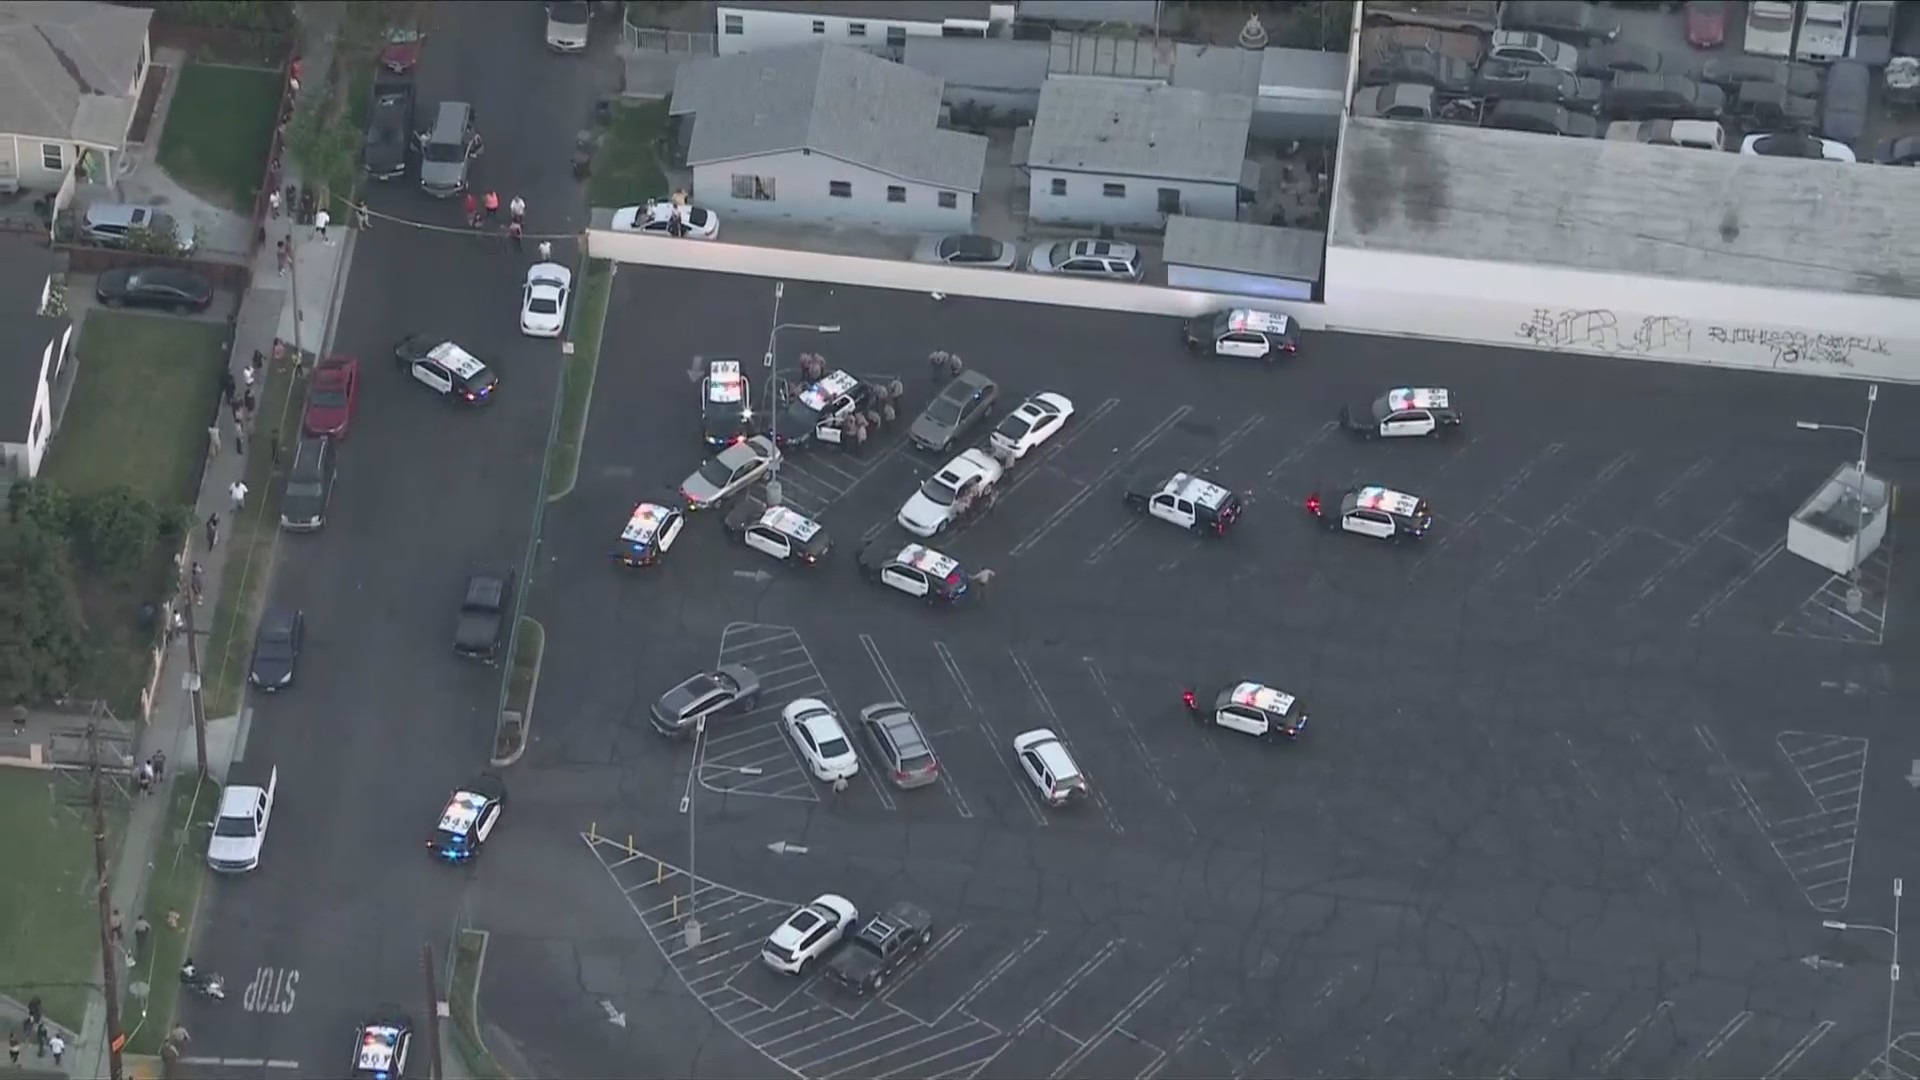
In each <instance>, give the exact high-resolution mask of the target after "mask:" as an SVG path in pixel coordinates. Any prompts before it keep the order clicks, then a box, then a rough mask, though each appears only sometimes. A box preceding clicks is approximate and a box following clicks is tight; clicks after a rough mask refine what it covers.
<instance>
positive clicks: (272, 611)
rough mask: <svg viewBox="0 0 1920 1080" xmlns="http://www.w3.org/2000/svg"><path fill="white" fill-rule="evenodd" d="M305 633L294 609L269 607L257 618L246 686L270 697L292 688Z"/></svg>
mask: <svg viewBox="0 0 1920 1080" xmlns="http://www.w3.org/2000/svg"><path fill="white" fill-rule="evenodd" d="M306 629H307V619H306V616H305V615H303V614H302V613H301V612H300V610H299V609H298V608H287V607H271V608H268V609H267V610H266V613H265V614H263V615H261V616H260V629H259V630H257V631H255V633H254V637H253V666H252V667H251V668H249V669H248V670H247V682H249V683H251V684H253V688H254V689H255V690H260V691H263V692H265V693H269V694H272V693H275V692H277V691H280V690H284V689H286V688H287V687H289V686H292V685H293V675H294V670H295V669H296V668H297V667H298V666H299V664H300V644H301V641H302V639H303V638H305V637H306Z"/></svg>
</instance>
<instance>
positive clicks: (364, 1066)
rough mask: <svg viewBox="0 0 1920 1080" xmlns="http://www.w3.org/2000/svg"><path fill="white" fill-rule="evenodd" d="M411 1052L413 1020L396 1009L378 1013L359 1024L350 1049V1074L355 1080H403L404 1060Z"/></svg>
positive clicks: (405, 1061)
mask: <svg viewBox="0 0 1920 1080" xmlns="http://www.w3.org/2000/svg"><path fill="white" fill-rule="evenodd" d="M412 1051H413V1021H412V1020H409V1019H408V1018H407V1017H406V1015H405V1014H404V1013H401V1012H400V1011H399V1010H398V1009H393V1010H391V1011H389V1010H387V1009H382V1010H381V1012H380V1013H379V1014H377V1015H375V1016H374V1017H372V1018H371V1019H369V1020H367V1022H366V1023H364V1024H361V1025H360V1037H359V1038H358V1039H357V1040H355V1042H354V1047H353V1073H352V1075H353V1076H354V1077H355V1078H356V1080H358V1078H360V1077H367V1078H370V1080H405V1078H406V1075H407V1057H408V1055H409V1054H411V1053H412Z"/></svg>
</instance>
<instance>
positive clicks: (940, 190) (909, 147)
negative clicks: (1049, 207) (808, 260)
mask: <svg viewBox="0 0 1920 1080" xmlns="http://www.w3.org/2000/svg"><path fill="white" fill-rule="evenodd" d="M669 111H670V112H671V114H672V115H673V116H675V117H678V118H680V122H681V123H682V124H688V123H690V124H692V134H691V137H690V139H689V141H688V143H687V165H688V167H690V168H691V169H692V170H693V187H694V190H693V197H694V199H695V201H696V202H698V203H699V204H700V205H702V206H705V207H708V208H710V209H713V210H715V211H718V212H719V213H720V215H721V220H723V221H724V220H725V219H726V218H727V216H729V215H733V214H737V215H739V216H741V217H742V218H753V219H758V220H763V221H792V222H797V223H804V224H839V225H861V226H871V227H874V228H880V229H888V230H893V231H900V232H965V231H967V230H968V228H969V227H970V226H971V225H972V223H973V204H974V197H975V196H976V195H977V194H978V193H979V191H980V178H981V174H982V173H983V172H984V171H985V168H986V155H987V140H986V138H985V137H984V136H980V135H972V134H967V133H964V132H958V131H950V130H948V129H946V128H943V127H941V126H940V122H941V103H940V80H938V79H936V78H933V77H932V76H930V75H926V74H924V73H922V72H919V71H915V70H913V69H912V68H908V67H905V66H903V65H900V64H896V63H893V62H891V61H887V60H882V59H880V58H878V57H875V56H873V55H871V54H869V53H866V52H863V51H861V50H858V49H852V48H848V47H846V46H844V45H834V44H802V45H789V46H785V47H782V48H776V49H764V50H756V51H754V52H751V53H739V54H736V55H733V56H722V57H716V58H714V59H711V60H704V61H700V62H698V63H694V64H688V65H685V66H683V67H682V68H680V70H679V73H678V74H677V75H676V77H675V79H674V89H673V101H672V105H671V107H670V110H669Z"/></svg>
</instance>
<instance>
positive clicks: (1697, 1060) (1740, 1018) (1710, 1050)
mask: <svg viewBox="0 0 1920 1080" xmlns="http://www.w3.org/2000/svg"><path fill="white" fill-rule="evenodd" d="M1752 1019H1753V1013H1752V1012H1750V1011H1744V1012H1740V1013H1736V1014H1734V1017H1733V1019H1731V1020H1729V1021H1727V1022H1726V1024H1724V1025H1723V1026H1722V1027H1721V1028H1720V1030H1719V1031H1718V1032H1717V1033H1716V1034H1715V1035H1714V1036H1713V1038H1711V1039H1708V1040H1707V1044H1706V1045H1705V1046H1702V1047H1701V1048H1700V1052H1699V1053H1697V1054H1695V1055H1693V1058H1692V1060H1690V1061H1688V1062H1687V1067H1686V1068H1685V1069H1684V1070H1682V1074H1683V1075H1692V1074H1693V1071H1694V1070H1695V1069H1696V1068H1698V1067H1699V1066H1700V1065H1702V1064H1704V1063H1706V1062H1708V1061H1710V1060H1712V1059H1713V1056H1714V1055H1715V1054H1718V1053H1719V1052H1720V1051H1722V1050H1725V1049H1726V1048H1727V1044H1728V1043H1729V1042H1732V1041H1733V1037H1734V1036H1735V1035H1738V1034H1740V1029H1741V1028H1744V1027H1746V1026H1747V1021H1749V1020H1752Z"/></svg>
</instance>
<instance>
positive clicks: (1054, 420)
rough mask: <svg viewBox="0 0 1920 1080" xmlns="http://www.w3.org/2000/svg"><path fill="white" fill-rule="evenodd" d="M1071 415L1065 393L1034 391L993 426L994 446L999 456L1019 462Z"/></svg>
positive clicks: (1056, 432)
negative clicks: (1033, 393)
mask: <svg viewBox="0 0 1920 1080" xmlns="http://www.w3.org/2000/svg"><path fill="white" fill-rule="evenodd" d="M1072 415H1073V402H1071V401H1068V400H1067V398H1066V395H1064V394H1052V393H1048V394H1035V395H1033V396H1032V397H1030V398H1028V399H1027V400H1025V401H1023V402H1021V403H1020V407H1019V408H1017V409H1015V410H1013V411H1012V412H1010V413H1008V414H1007V415H1006V418H1005V419H1003V420H1001V421H1000V424H999V426H998V427H995V428H994V429H993V448H994V449H995V450H997V451H999V452H1000V456H1001V457H1003V458H1005V459H1007V460H1010V461H1019V460H1020V459H1021V458H1024V457H1026V456H1027V454H1028V453H1030V452H1031V451H1032V450H1033V449H1034V448H1035V447H1037V446H1039V445H1040V444H1041V443H1043V442H1046V441H1047V440H1048V439H1051V438H1053V437H1054V435H1056V434H1058V433H1059V431H1060V429H1061V428H1063V427H1065V426H1067V419H1068V418H1069V417H1071V416H1072Z"/></svg>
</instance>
